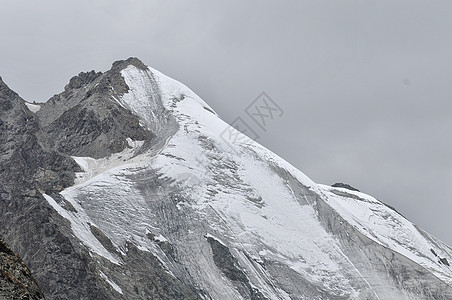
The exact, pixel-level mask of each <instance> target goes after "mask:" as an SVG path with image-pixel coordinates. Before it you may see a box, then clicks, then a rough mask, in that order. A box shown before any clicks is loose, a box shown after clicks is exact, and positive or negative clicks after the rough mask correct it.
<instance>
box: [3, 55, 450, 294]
mask: <svg viewBox="0 0 452 300" xmlns="http://www.w3.org/2000/svg"><path fill="white" fill-rule="evenodd" d="M232 137H234V138H232ZM0 216H1V218H0V234H1V235H2V236H3V237H4V238H5V240H6V241H7V242H8V243H9V244H10V245H11V246H12V248H13V249H14V250H15V251H17V252H18V253H19V254H20V255H21V256H22V257H23V259H24V261H25V262H26V263H27V264H28V266H29V268H30V270H31V271H32V273H33V274H34V276H35V277H36V279H37V281H38V283H39V285H40V287H41V289H42V291H43V293H44V295H45V296H46V298H47V299H452V269H451V267H450V266H449V262H451V261H452V250H451V248H449V247H448V246H447V245H445V244H444V243H442V242H440V241H438V240H437V239H435V238H434V237H432V236H431V235H429V234H428V233H426V232H424V231H422V230H421V229H419V228H417V227H416V226H415V225H413V224H412V223H411V222H409V221H408V220H406V219H405V218H404V217H403V216H401V215H400V214H398V213H397V212H396V211H394V210H393V209H392V208H390V207H388V206H386V205H384V204H383V203H382V202H380V201H378V200H376V199H374V198H373V197H370V196H368V195H366V194H363V193H361V192H359V191H357V190H352V189H349V188H347V186H340V185H339V186H338V185H336V186H334V187H330V186H325V185H319V184H316V183H314V182H313V181H312V180H310V179H309V178H308V177H306V176H305V175H304V174H303V173H301V172H300V171H298V170H296V169H295V168H293V167H292V166H291V165H290V164H288V163H287V162H285V161H284V160H282V159H281V158H279V157H278V156H277V155H275V154H273V153H271V152H270V151H268V150H267V149H265V148H263V147H262V146H260V145H258V144H256V143H254V142H253V141H251V140H250V139H249V138H246V137H245V136H243V135H242V134H241V133H240V132H237V131H236V130H235V129H233V128H230V127H229V126H228V125H227V124H225V123H224V122H223V121H222V120H221V119H220V118H219V117H218V116H217V114H216V113H215V112H214V111H213V110H212V109H211V108H210V107H209V106H208V105H207V104H206V103H205V102H204V101H203V100H201V99H200V98H199V97H198V96H197V95H196V94H194V93H193V92H192V91H191V90H189V89H188V88H187V87H185V86H184V85H182V84H180V83H178V82H176V81H174V80H172V79H170V78H168V77H166V76H165V75H163V74H161V73H159V72H158V71H156V70H153V69H151V68H148V67H147V66H145V65H144V64H143V63H142V62H141V61H139V60H138V59H135V58H131V59H128V60H125V61H119V62H116V63H114V64H113V66H112V69H111V70H109V71H107V72H105V73H100V72H94V71H91V72H88V73H80V74H79V75H78V76H76V77H74V78H72V79H71V80H70V82H69V83H68V85H66V87H65V90H64V91H63V92H62V93H61V94H58V95H55V96H54V97H52V98H51V99H50V100H49V101H47V102H46V103H45V104H43V105H32V104H29V103H26V102H25V101H24V100H22V99H21V98H20V97H19V96H18V95H17V94H16V93H14V92H13V91H11V90H10V89H9V88H8V87H7V86H6V85H5V84H4V83H3V82H2V81H0Z"/></svg>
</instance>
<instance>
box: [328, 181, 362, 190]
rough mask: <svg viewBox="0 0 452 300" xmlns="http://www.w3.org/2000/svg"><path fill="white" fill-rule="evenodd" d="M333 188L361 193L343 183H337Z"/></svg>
mask: <svg viewBox="0 0 452 300" xmlns="http://www.w3.org/2000/svg"><path fill="white" fill-rule="evenodd" d="M332 187H338V188H344V189H348V190H351V191H356V192H359V190H358V189H357V188H354V187H352V186H351V185H349V184H347V183H342V182H337V183H335V184H333V185H332Z"/></svg>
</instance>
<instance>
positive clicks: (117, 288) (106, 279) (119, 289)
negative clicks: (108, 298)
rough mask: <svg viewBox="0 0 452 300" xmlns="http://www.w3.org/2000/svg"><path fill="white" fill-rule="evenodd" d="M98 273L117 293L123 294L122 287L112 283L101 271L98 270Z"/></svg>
mask: <svg viewBox="0 0 452 300" xmlns="http://www.w3.org/2000/svg"><path fill="white" fill-rule="evenodd" d="M99 273H100V277H102V278H103V279H104V280H105V281H106V282H108V284H109V285H110V286H111V287H112V288H113V289H114V290H115V291H117V292H118V293H120V294H122V295H123V292H122V289H121V288H120V287H119V286H118V285H117V284H116V283H114V282H113V281H112V280H110V278H108V277H107V275H105V274H104V273H103V272H102V271H100V272H99Z"/></svg>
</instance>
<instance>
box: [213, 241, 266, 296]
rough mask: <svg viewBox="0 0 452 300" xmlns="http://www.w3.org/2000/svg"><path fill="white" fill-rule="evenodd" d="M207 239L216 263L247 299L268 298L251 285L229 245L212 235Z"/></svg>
mask: <svg viewBox="0 0 452 300" xmlns="http://www.w3.org/2000/svg"><path fill="white" fill-rule="evenodd" d="M207 241H208V242H209V244H210V247H211V248H212V254H213V261H214V262H215V265H216V266H217V267H218V268H219V269H220V270H221V271H222V272H223V274H224V275H225V276H226V277H227V278H229V279H230V280H231V281H232V282H233V283H234V284H235V285H236V286H237V288H238V290H239V292H240V294H242V296H243V297H244V298H245V299H251V300H265V299H267V298H265V297H264V295H262V293H261V292H259V291H258V290H257V289H255V288H253V287H251V285H250V282H249V279H248V277H247V276H246V275H245V273H243V271H242V270H240V269H239V267H238V263H237V260H236V259H235V258H234V256H232V254H231V251H229V249H228V247H226V246H225V245H223V244H222V243H220V242H219V241H217V240H216V239H214V238H212V237H207Z"/></svg>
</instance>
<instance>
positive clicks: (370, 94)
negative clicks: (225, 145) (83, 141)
mask: <svg viewBox="0 0 452 300" xmlns="http://www.w3.org/2000/svg"><path fill="white" fill-rule="evenodd" d="M0 5H1V6H0V7H1V8H0V28H1V31H2V34H1V47H0V58H1V59H0V75H1V76H2V77H3V79H4V80H5V82H6V83H7V84H9V86H10V87H11V88H12V89H14V90H15V91H17V92H18V93H19V94H20V95H21V96H22V97H23V98H25V99H26V100H28V101H41V102H42V101H46V100H47V99H48V98H50V97H51V96H52V95H53V94H56V93H59V92H61V91H62V90H63V88H64V85H65V84H66V83H67V82H68V81H69V79H70V78H71V77H72V76H73V75H76V74H78V73H79V72H80V71H88V70H91V69H95V70H101V71H105V70H108V69H109V68H110V66H111V63H112V62H113V61H115V60H118V59H125V58H127V57H130V56H137V57H139V58H140V59H141V60H142V61H143V62H144V63H146V64H148V65H150V66H152V67H154V68H156V69H158V70H160V71H161V72H163V73H165V74H167V75H169V76H171V77H173V78H175V79H178V80H179V81H181V82H183V83H185V84H186V85H187V86H189V87H190V88H191V89H193V90H194V91H195V92H196V93H197V94H199V95H200V96H201V97H202V98H203V99H204V100H205V101H206V102H207V103H209V104H210V105H211V106H212V107H213V108H214V109H215V110H216V111H217V112H218V113H219V114H220V115H221V116H222V117H223V119H224V120H225V121H227V122H232V121H233V120H234V119H235V118H236V117H237V116H241V117H243V119H244V120H245V121H246V122H249V125H252V126H256V125H253V123H252V121H251V120H250V119H249V118H247V116H246V114H245V113H244V109H245V108H246V107H247V106H248V105H249V104H250V103H251V102H252V101H253V100H254V99H255V98H256V97H257V96H258V95H259V94H260V93H261V92H262V91H265V92H266V93H267V94H268V95H269V96H270V97H271V98H273V100H274V101H275V102H277V103H278V105H279V106H280V107H281V108H282V109H283V110H284V112H285V114H284V115H283V116H282V117H281V118H278V119H276V120H274V121H273V122H271V123H270V124H268V126H267V131H266V132H264V131H262V130H260V129H259V128H258V127H255V130H256V132H257V133H258V134H259V135H260V136H261V139H260V140H259V141H260V142H261V143H262V144H264V145H265V146H266V147H268V148H270V149H271V150H273V151H274V152H275V153H277V154H279V155H280V156H282V157H283V158H285V159H286V160H288V161H289V162H291V163H292V164H293V165H295V166H296V167H297V168H299V169H300V170H302V171H303V172H304V173H306V174H307V175H308V176H309V177H311V178H312V179H313V180H315V181H316V182H319V183H327V184H332V183H334V182H338V181H342V182H347V183H350V184H351V185H353V186H355V187H357V188H359V189H360V190H362V191H364V192H366V193H368V194H371V195H373V196H376V197H377V198H378V199H380V200H382V201H384V202H386V203H388V204H390V205H392V206H395V207H396V208H397V209H398V210H399V211H400V212H401V213H402V214H404V215H405V216H406V217H407V218H408V219H410V220H411V221H413V222H414V223H416V224H418V225H419V226H421V227H422V228H424V229H426V230H427V231H429V232H431V233H432V234H434V235H436V236H437V237H439V238H441V239H442V240H444V241H446V242H447V243H449V244H450V245H452V230H451V228H452V218H451V217H450V215H451V213H452V201H451V193H452V184H451V183H452V182H451V181H452V160H451V158H452V157H451V154H452V152H451V148H452V130H451V128H452V118H451V116H452V104H451V101H450V99H451V97H452V32H451V28H452V2H451V1H449V0H448V1H420V0H409V1H408V0H398V1H386V0H378V1H373V0H369V1H357V0H356V1H346V0H345V1H334V0H330V1H326V0H315V1H314V0H312V1H301V0H298V1H276V0H275V1H262V0H260V1H243V0H241V1H236V0H229V1H212V0H209V1H207V0H205V1H194V0H193V1H163V0H162V1H150V0H142V1H139V0H135V1H134V0H128V1H124V0H121V1H119V0H115V1H112V0H103V1H92V0H91V1H61V0H41V1H23V0H14V1H12V0H11V1H5V0H0Z"/></svg>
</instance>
